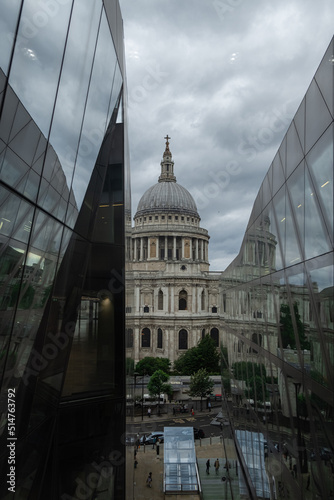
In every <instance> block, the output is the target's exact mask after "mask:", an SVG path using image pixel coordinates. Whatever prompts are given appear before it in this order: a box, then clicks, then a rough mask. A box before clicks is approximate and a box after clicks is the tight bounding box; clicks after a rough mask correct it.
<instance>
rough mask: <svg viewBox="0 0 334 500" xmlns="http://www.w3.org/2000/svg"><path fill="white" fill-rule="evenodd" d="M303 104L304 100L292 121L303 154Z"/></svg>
mask: <svg viewBox="0 0 334 500" xmlns="http://www.w3.org/2000/svg"><path fill="white" fill-rule="evenodd" d="M305 102H306V99H305V98H304V99H303V101H302V103H301V105H300V106H299V108H298V110H297V113H296V115H295V117H294V119H293V121H294V122H295V125H296V130H297V134H298V138H299V140H300V143H301V146H302V148H303V152H304V153H305Z"/></svg>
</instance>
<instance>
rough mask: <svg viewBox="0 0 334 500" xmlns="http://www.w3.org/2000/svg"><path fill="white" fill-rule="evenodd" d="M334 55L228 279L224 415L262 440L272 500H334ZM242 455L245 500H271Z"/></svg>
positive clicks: (266, 187)
mask: <svg viewBox="0 0 334 500" xmlns="http://www.w3.org/2000/svg"><path fill="white" fill-rule="evenodd" d="M333 54H334V44H333V40H332V41H331V43H330V45H329V47H328V50H327V51H326V53H325V56H324V58H323V60H322V62H321V64H320V66H319V68H318V70H317V72H316V74H315V76H314V78H313V80H312V82H311V84H310V86H309V88H308V90H307V93H306V95H305V97H304V99H303V100H302V103H301V105H300V106H299V108H298V110H297V112H296V114H295V116H294V118H293V120H292V123H291V125H290V126H289V128H288V131H287V133H286V135H285V137H284V139H283V141H282V144H281V146H280V148H279V150H278V152H277V154H276V156H275V158H274V160H273V162H272V164H271V165H270V168H269V170H268V173H267V174H266V176H265V178H264V181H263V183H262V186H261V188H260V190H259V193H258V195H257V198H256V200H255V203H254V207H253V210H252V213H251V217H250V220H249V223H248V226H247V230H246V233H245V236H244V240H243V243H242V246H241V250H240V253H239V255H238V256H237V258H236V259H235V260H234V261H233V262H232V263H231V264H230V266H229V267H228V268H227V269H226V271H225V272H224V273H223V274H222V277H221V309H222V311H223V314H222V316H223V319H222V324H223V327H224V334H225V340H224V347H225V349H224V350H223V353H225V356H227V358H228V360H226V361H228V366H229V376H230V377H231V380H230V387H229V383H228V380H227V382H226V381H225V384H224V386H225V396H229V397H228V398H227V397H226V398H225V399H226V401H225V404H224V409H223V411H224V412H225V413H227V415H228V417H229V419H230V421H231V424H232V426H231V428H232V429H235V430H236V431H239V430H240V429H243V430H247V431H249V432H252V433H254V432H256V433H261V435H263V436H264V439H265V456H266V464H265V468H266V471H267V476H268V477H269V484H270V489H271V491H270V492H267V496H264V497H265V498H269V497H270V498H274V496H273V495H274V494H276V495H277V496H278V497H279V495H281V497H283V495H285V497H287V496H288V495H289V498H294V499H309V498H312V499H316V498H317V499H318V498H319V499H320V498H321V499H324V498H326V499H329V498H333V491H334V484H333V472H334V442H333V429H334V426H333V419H334V412H333V403H334V393H333V382H334V377H333V367H334V331H333V326H334V267H333V264H334V259H333V255H334V254H333V144H334V141H333V137H334V123H333V117H334V107H333V97H334V83H333V82H334V78H333V75H334V55H333ZM227 379H228V377H227ZM234 440H235V442H236V443H237V439H236V436H235V435H234ZM236 446H237V445H236ZM254 450H255V448H254ZM236 451H237V453H238V457H239V463H240V465H241V472H242V473H243V474H244V479H245V481H244V483H247V484H248V488H246V490H247V494H246V493H245V496H242V498H260V497H261V498H262V495H261V496H258V494H257V491H258V485H256V484H252V477H251V475H250V474H248V473H247V470H246V469H247V463H248V462H249V461H250V460H251V457H250V456H249V450H248V454H247V457H245V456H243V454H242V450H241V447H240V446H239V447H238V446H237V449H236ZM255 451H256V450H255ZM255 451H254V453H255ZM253 463H256V457H255V456H254V460H253ZM260 468H262V469H263V467H262V465H261V466H260ZM275 492H276V493H275ZM275 498H276V497H275Z"/></svg>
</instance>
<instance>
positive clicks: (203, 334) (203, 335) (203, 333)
mask: <svg viewBox="0 0 334 500" xmlns="http://www.w3.org/2000/svg"><path fill="white" fill-rule="evenodd" d="M204 337H205V328H203V330H202V339H204Z"/></svg>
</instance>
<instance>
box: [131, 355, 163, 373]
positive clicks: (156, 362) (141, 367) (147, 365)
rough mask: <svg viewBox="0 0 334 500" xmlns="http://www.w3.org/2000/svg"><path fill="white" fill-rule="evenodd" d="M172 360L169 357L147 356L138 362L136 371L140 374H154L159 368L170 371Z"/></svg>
mask: <svg viewBox="0 0 334 500" xmlns="http://www.w3.org/2000/svg"><path fill="white" fill-rule="evenodd" d="M170 367H171V362H170V361H169V359H168V358H153V357H151V356H146V358H143V359H141V360H140V361H138V363H137V364H136V372H137V373H138V374H139V375H153V373H154V372H156V371H157V370H162V371H163V372H165V373H170Z"/></svg>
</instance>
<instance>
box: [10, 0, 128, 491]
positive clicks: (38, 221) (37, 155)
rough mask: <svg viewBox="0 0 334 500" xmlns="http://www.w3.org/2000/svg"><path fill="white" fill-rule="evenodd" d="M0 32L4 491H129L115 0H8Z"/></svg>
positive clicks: (123, 148) (121, 82)
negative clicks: (126, 471)
mask: <svg viewBox="0 0 334 500" xmlns="http://www.w3.org/2000/svg"><path fill="white" fill-rule="evenodd" d="M0 33H1V35H0V37H1V45H0V47H1V50H0V205H1V212H0V289H1V293H0V376H1V397H0V474H1V475H0V477H1V480H0V497H1V498H20V499H21V498H22V499H23V498H24V499H33V500H39V499H45V498H48V499H51V500H52V499H55V500H56V499H57V500H58V499H68V498H98V497H99V495H101V494H102V492H104V493H103V494H104V495H108V498H115V499H122V498H124V488H125V450H124V442H125V439H124V437H125V436H124V434H125V361H124V352H125V349H124V330H125V327H124V323H125V317H124V311H125V307H124V279H123V277H124V269H125V213H126V212H128V211H129V206H130V205H129V201H130V200H129V170H128V169H129V163H128V153H127V151H128V147H127V124H126V112H125V105H126V95H125V66H124V48H123V23H122V18H121V13H120V8H119V4H118V1H117V0H108V1H107V0H106V1H102V0H100V1H96V2H91V1H90V0H80V1H78V0H73V1H63V0H62V1H60V0H53V1H51V2H47V3H45V4H44V3H42V2H39V3H38V2H34V1H32V0H23V1H18V0H15V1H14V2H5V3H4V4H3V5H2V12H1V20H0ZM8 443H10V446H11V447H8ZM14 492H15V495H14Z"/></svg>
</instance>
